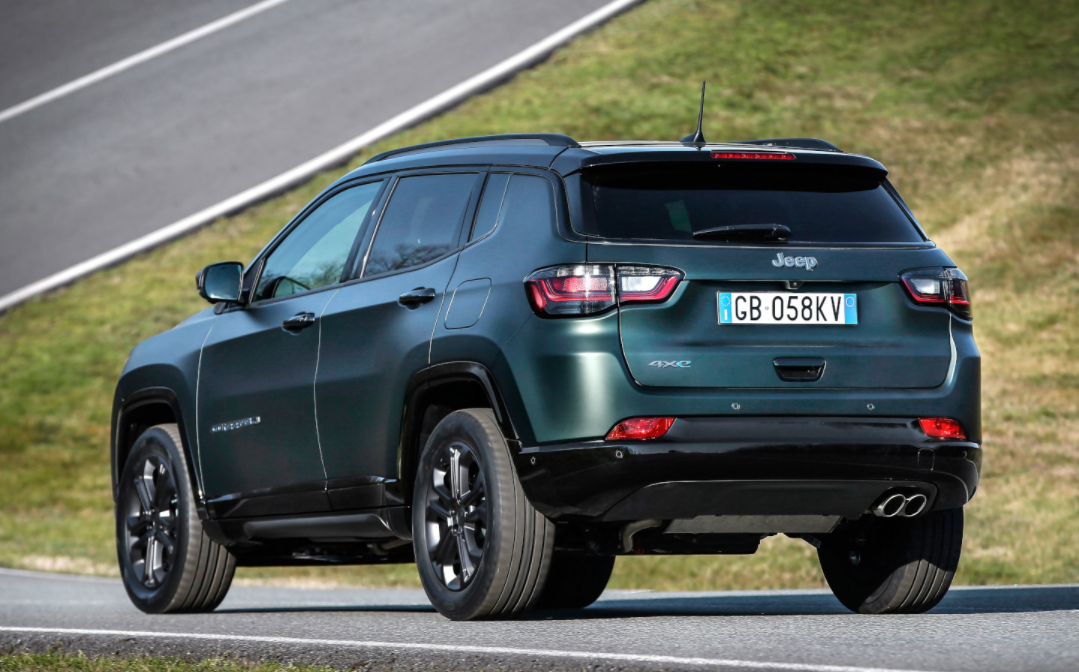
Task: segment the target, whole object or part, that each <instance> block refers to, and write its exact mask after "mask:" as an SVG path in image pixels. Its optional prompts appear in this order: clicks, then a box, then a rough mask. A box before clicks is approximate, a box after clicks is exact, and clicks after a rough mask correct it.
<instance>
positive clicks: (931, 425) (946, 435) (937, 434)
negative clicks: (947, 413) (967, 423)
mask: <svg viewBox="0 0 1079 672" xmlns="http://www.w3.org/2000/svg"><path fill="white" fill-rule="evenodd" d="M918 424H919V425H921V426H922V431H923V432H925V435H926V436H928V437H929V438H931V439H959V440H963V439H966V438H967V435H966V434H964V433H963V428H962V427H960V426H959V423H958V422H956V421H955V420H952V419H951V418H918Z"/></svg>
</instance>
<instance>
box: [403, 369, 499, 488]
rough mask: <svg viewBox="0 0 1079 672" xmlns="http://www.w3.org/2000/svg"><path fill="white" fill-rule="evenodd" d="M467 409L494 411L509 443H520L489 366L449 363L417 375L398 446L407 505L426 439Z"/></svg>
mask: <svg viewBox="0 0 1079 672" xmlns="http://www.w3.org/2000/svg"><path fill="white" fill-rule="evenodd" d="M464 408H489V409H491V411H492V412H493V413H494V416H495V421H496V422H497V423H498V427H499V429H500V430H501V432H502V436H503V437H505V439H506V441H507V442H510V443H511V445H512V444H517V443H519V434H518V432H517V429H516V427H515V425H514V423H513V420H512V418H511V417H510V414H509V411H508V409H507V408H506V403H505V399H504V398H503V396H502V393H501V391H500V389H499V386H498V383H497V381H496V380H495V377H494V375H493V374H492V373H491V371H490V370H489V369H488V368H487V367H486V366H484V365H483V364H479V363H477V362H468V361H460V362H446V363H442V364H435V365H434V366H429V367H426V368H424V369H421V370H420V371H417V372H416V373H415V374H414V375H413V376H412V379H411V380H410V381H409V384H408V387H407V388H406V391H405V403H404V407H403V409H402V413H401V432H400V440H399V441H398V445H397V482H398V486H399V488H400V490H401V492H400V495H401V497H402V498H403V499H404V501H405V502H411V496H412V482H413V481H414V480H415V472H416V465H417V462H418V461H419V455H420V451H421V450H422V449H423V445H424V443H425V442H426V438H427V437H428V436H430V434H431V431H432V430H434V428H435V426H436V425H437V424H438V423H439V421H441V420H442V418H444V417H446V416H447V415H449V414H450V413H452V412H453V411H458V410H461V409H464Z"/></svg>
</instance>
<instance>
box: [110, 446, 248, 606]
mask: <svg viewBox="0 0 1079 672" xmlns="http://www.w3.org/2000/svg"><path fill="white" fill-rule="evenodd" d="M181 445H182V444H181V442H180V434H179V432H178V431H177V429H176V425H157V426H156V427H151V428H150V429H148V430H146V431H145V432H143V433H142V434H141V435H140V436H139V438H138V440H136V441H135V445H134V446H132V448H131V454H130V455H128V457H127V462H126V463H125V464H124V469H123V472H122V474H121V476H120V483H119V486H120V487H119V496H118V497H117V500H116V552H117V556H118V559H119V561H120V574H121V576H122V577H123V581H124V588H126V589H127V594H128V597H130V598H131V601H132V603H134V605H135V606H136V607H138V608H139V609H140V610H142V611H144V612H146V613H148V614H168V613H172V614H175V613H197V612H207V611H213V610H214V609H215V608H216V607H217V605H219V604H221V600H223V599H225V595H226V593H228V590H229V586H230V585H231V584H232V575H233V573H234V572H235V570H236V559H235V558H234V557H233V556H232V554H231V553H229V552H228V550H227V549H226V548H225V547H224V546H221V545H220V544H218V543H216V542H214V541H212V540H211V539H210V538H209V537H208V536H206V533H205V532H204V531H203V529H202V523H201V522H200V521H199V517H198V511H197V509H196V507H195V496H194V493H193V492H192V489H191V483H190V481H189V480H188V471H187V461H186V460H185V458H184V452H183V449H182V448H181ZM170 548H171V549H172V550H171V551H170V550H169V549H170ZM147 558H149V559H150V562H147Z"/></svg>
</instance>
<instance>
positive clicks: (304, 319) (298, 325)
mask: <svg viewBox="0 0 1079 672" xmlns="http://www.w3.org/2000/svg"><path fill="white" fill-rule="evenodd" d="M314 323H315V314H314V313H296V314H295V315H293V316H292V317H290V318H288V319H287V320H285V321H284V322H282V323H281V327H282V328H283V329H285V330H286V331H301V330H303V329H306V328H308V327H310V326H311V325H312V324H314Z"/></svg>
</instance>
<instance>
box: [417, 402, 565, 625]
mask: <svg viewBox="0 0 1079 672" xmlns="http://www.w3.org/2000/svg"><path fill="white" fill-rule="evenodd" d="M412 546H413V551H414V552H415V556H416V569H417V570H418V571H419V574H420V582H421V583H422V584H423V589H424V592H426V593H427V597H428V599H430V600H431V604H432V605H434V607H435V609H437V610H438V612H439V613H440V614H442V615H443V616H446V617H447V618H452V619H454V620H475V619H495V618H513V617H515V616H517V615H520V614H522V613H524V612H526V611H528V610H530V609H532V608H534V607H535V606H536V603H537V602H538V601H539V598H540V595H541V594H542V592H543V586H544V584H545V582H546V579H547V573H548V570H549V568H550V564H551V555H552V553H553V551H554V524H553V523H551V521H549V520H547V518H545V517H544V516H543V514H541V513H540V512H538V511H536V509H535V508H533V507H532V505H531V504H530V503H529V501H528V499H527V498H526V497H525V495H524V490H523V489H522V488H521V483H520V481H519V480H518V479H517V472H516V470H515V469H514V466H513V462H512V460H511V458H510V450H509V446H508V445H507V444H506V440H505V438H503V436H502V432H501V430H500V429H499V426H498V423H497V422H496V421H495V417H494V414H493V413H492V412H491V410H490V409H487V408H469V409H464V410H460V411H454V412H453V413H450V414H449V415H447V416H446V417H445V418H443V419H442V421H441V422H439V423H438V425H437V426H436V427H435V428H434V430H433V431H432V432H431V435H430V437H428V439H427V445H426V446H425V447H424V449H423V452H422V454H421V455H420V459H419V463H418V465H417V470H416V481H415V487H414V488H413V494H412Z"/></svg>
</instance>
